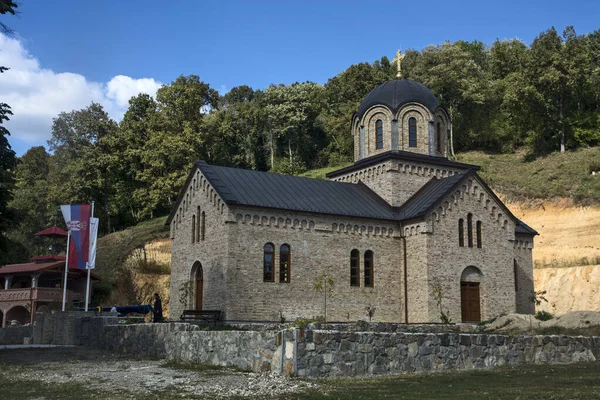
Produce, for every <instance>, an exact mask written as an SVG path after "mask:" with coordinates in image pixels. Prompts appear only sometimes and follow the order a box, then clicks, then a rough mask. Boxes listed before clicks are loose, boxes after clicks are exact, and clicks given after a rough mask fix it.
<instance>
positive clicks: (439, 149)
mask: <svg viewBox="0 0 600 400" xmlns="http://www.w3.org/2000/svg"><path fill="white" fill-rule="evenodd" d="M436 136H437V138H436V147H437V152H438V153H441V152H442V125H441V124H440V123H439V122H438V123H437V130H436Z"/></svg>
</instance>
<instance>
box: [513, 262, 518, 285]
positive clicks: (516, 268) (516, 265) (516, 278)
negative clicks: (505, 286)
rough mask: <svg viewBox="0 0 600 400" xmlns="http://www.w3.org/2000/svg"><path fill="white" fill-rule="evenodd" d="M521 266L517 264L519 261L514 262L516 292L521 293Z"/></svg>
mask: <svg viewBox="0 0 600 400" xmlns="http://www.w3.org/2000/svg"><path fill="white" fill-rule="evenodd" d="M518 268H519V265H518V264H517V260H514V265H513V274H514V276H515V292H518V291H519V270H518Z"/></svg>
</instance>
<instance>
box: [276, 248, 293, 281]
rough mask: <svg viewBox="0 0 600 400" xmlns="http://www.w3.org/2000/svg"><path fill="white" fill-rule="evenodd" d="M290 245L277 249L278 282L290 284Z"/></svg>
mask: <svg viewBox="0 0 600 400" xmlns="http://www.w3.org/2000/svg"><path fill="white" fill-rule="evenodd" d="M291 261H292V260H291V253H290V245H289V244H282V245H281V247H280V248H279V282H280V283H290V267H291V266H290V263H291Z"/></svg>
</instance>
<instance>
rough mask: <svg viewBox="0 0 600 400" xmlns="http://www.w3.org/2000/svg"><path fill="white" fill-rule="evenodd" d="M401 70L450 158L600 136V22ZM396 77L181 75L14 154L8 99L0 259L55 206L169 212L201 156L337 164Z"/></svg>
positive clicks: (445, 55) (415, 60) (383, 69)
mask: <svg viewBox="0 0 600 400" xmlns="http://www.w3.org/2000/svg"><path fill="white" fill-rule="evenodd" d="M7 67H10V66H7ZM3 71H4V69H0V72H3ZM402 72H403V75H404V77H405V78H407V79H412V80H415V81H417V82H421V83H423V84H424V85H426V86H427V87H429V88H430V89H431V90H432V91H433V92H434V93H435V95H436V96H437V97H438V99H439V100H440V103H441V104H442V105H444V106H445V107H446V108H447V109H448V111H449V112H450V114H451V116H452V118H453V122H454V125H453V135H454V147H455V151H457V152H464V151H469V150H475V149H476V150H483V151H486V152H494V153H510V152H514V151H515V150H517V149H526V153H527V156H526V157H528V158H530V159H534V158H535V157H538V156H543V155H547V154H549V153H551V152H555V151H565V150H574V149H577V148H581V147H592V146H597V145H599V144H600V30H596V31H595V32H593V33H590V34H585V35H578V34H577V33H576V32H575V29H574V28H573V27H568V28H566V29H565V31H564V32H563V33H562V34H560V33H559V32H557V31H556V30H555V29H554V28H551V29H549V30H547V31H545V32H542V33H540V35H539V36H538V37H536V38H535V40H534V41H533V42H532V43H531V45H530V46H527V45H525V44H524V43H523V42H521V41H519V40H516V39H514V40H497V41H495V42H494V43H492V44H491V45H487V44H485V43H482V42H479V41H473V42H465V41H457V42H454V43H450V42H446V43H443V44H440V45H435V46H433V45H432V46H429V47H426V48H424V49H422V50H407V51H406V57H405V59H404V61H403V62H402ZM395 73H396V66H395V64H394V63H392V62H390V61H389V59H388V58H387V57H382V58H381V59H380V60H377V61H375V62H373V63H360V64H355V65H352V66H350V67H349V68H347V69H346V70H345V71H343V72H341V73H340V74H338V75H336V76H335V77H332V78H330V79H329V80H328V81H327V83H326V84H324V85H321V84H316V83H313V82H304V83H294V84H291V85H271V86H269V87H268V88H266V89H264V90H254V89H252V88H250V87H248V86H239V87H235V88H233V89H231V90H230V91H229V92H228V93H226V94H224V95H222V96H221V95H220V94H219V93H218V92H217V91H216V90H214V89H213V88H211V87H210V85H209V84H208V83H206V82H203V81H202V80H201V79H200V77H199V76H196V75H190V76H179V77H178V78H177V79H175V80H174V81H173V82H171V83H170V84H167V85H164V86H163V87H161V88H160V89H159V90H158V92H157V94H156V98H152V97H151V96H148V95H146V94H140V95H138V96H135V97H133V98H131V100H130V101H129V108H128V110H127V112H126V113H125V115H124V118H123V120H122V121H120V122H116V121H113V120H111V119H110V118H109V116H108V114H107V113H106V112H105V111H104V110H103V109H102V107H101V106H100V105H99V104H91V105H90V106H89V107H87V108H85V109H82V110H74V111H71V112H63V113H61V114H59V115H58V116H56V118H55V119H54V122H53V126H52V135H51V139H50V140H49V141H48V150H46V149H45V148H44V147H42V146H37V147H32V148H31V149H29V150H28V151H27V152H26V153H25V154H24V155H23V156H22V157H20V158H18V159H17V158H16V157H15V155H14V152H12V150H10V146H9V144H8V141H7V140H6V137H7V136H8V134H9V132H8V131H7V130H6V129H5V128H3V127H2V126H1V122H3V121H4V120H6V119H8V118H9V116H10V107H9V105H7V104H0V185H1V186H0V187H1V188H2V191H1V192H0V265H3V264H5V263H9V262H19V261H22V260H25V259H27V258H28V257H30V256H31V255H33V254H34V253H35V252H36V251H37V250H38V248H37V246H38V245H39V244H38V243H36V242H35V241H34V240H33V238H32V234H33V233H35V232H37V231H39V230H42V229H44V228H46V227H48V226H49V225H52V224H58V225H63V222H62V221H63V220H62V216H61V215H60V211H59V207H58V206H59V205H60V204H68V203H79V202H90V201H91V200H95V201H96V210H97V211H96V215H97V216H99V217H100V219H101V223H102V226H101V231H102V232H103V233H107V232H112V231H115V230H120V229H123V228H126V227H128V226H132V225H135V224H137V223H139V222H141V221H145V220H148V219H150V218H153V217H156V216H160V215H165V214H167V213H168V212H169V211H170V208H171V205H172V203H173V201H174V200H175V199H176V197H177V194H178V192H179V190H180V188H181V186H182V185H183V183H184V181H185V178H186V176H187V174H188V172H189V168H190V166H191V164H192V162H193V161H195V160H198V159H203V160H206V161H207V162H209V163H212V164H218V165H226V166H233V167H240V168H249V169H256V170H264V171H272V172H279V173H284V174H299V173H302V172H304V171H306V170H308V169H314V168H321V167H326V166H334V165H339V164H341V163H347V162H348V161H351V160H352V155H353V140H352V135H351V130H350V122H351V117H352V114H353V112H354V111H355V110H356V109H357V107H358V105H359V104H360V102H361V100H362V99H363V98H364V97H365V96H366V95H367V94H368V92H369V91H371V90H372V89H373V88H375V87H376V86H377V85H379V84H381V83H383V82H385V81H388V80H391V79H394V76H395ZM598 169H600V168H598Z"/></svg>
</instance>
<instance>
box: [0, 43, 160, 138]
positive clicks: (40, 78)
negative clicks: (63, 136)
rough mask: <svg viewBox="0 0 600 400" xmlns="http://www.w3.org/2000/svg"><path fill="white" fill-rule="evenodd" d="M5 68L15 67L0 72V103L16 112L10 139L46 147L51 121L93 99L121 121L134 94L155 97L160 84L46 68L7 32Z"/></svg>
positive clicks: (2, 52)
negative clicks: (95, 78)
mask: <svg viewBox="0 0 600 400" xmlns="http://www.w3.org/2000/svg"><path fill="white" fill-rule="evenodd" d="M0 65H2V66H7V67H9V68H10V70H8V71H6V72H5V73H3V74H0V101H1V102H3V103H8V104H9V105H10V107H11V109H12V111H13V113H14V115H13V116H12V117H11V118H10V121H8V122H7V123H6V127H7V128H8V130H9V131H10V133H11V139H12V138H14V139H17V140H19V141H21V142H24V143H27V144H29V145H45V144H46V140H48V139H49V138H50V133H51V129H52V118H54V117H56V116H57V115H58V114H59V113H61V112H63V111H67V112H68V111H72V110H78V109H81V108H84V107H87V106H88V105H90V103H91V102H92V101H94V102H96V103H100V104H102V106H103V107H104V109H105V110H106V111H107V112H108V114H109V115H110V116H111V118H114V119H116V120H120V119H121V118H122V117H123V113H124V112H125V111H126V110H127V106H128V102H129V99H130V98H131V97H132V96H135V95H137V94H139V93H148V94H149V95H151V96H154V95H155V94H156V91H157V90H158V88H159V87H160V86H161V83H160V82H157V81H155V80H154V79H152V78H142V79H135V78H131V77H128V76H124V75H117V76H115V77H114V78H112V79H111V80H110V81H109V82H108V83H101V82H93V81H89V80H87V79H86V78H85V77H84V76H83V75H80V74H76V73H71V72H61V73H58V72H54V71H52V70H49V69H44V68H42V67H41V66H40V63H39V61H38V60H37V59H36V58H35V57H34V56H33V55H31V54H30V53H29V52H28V51H27V50H26V49H25V48H24V46H23V44H22V42H21V41H19V40H17V39H13V38H9V37H6V36H4V35H2V34H0ZM9 140H10V139H9Z"/></svg>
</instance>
